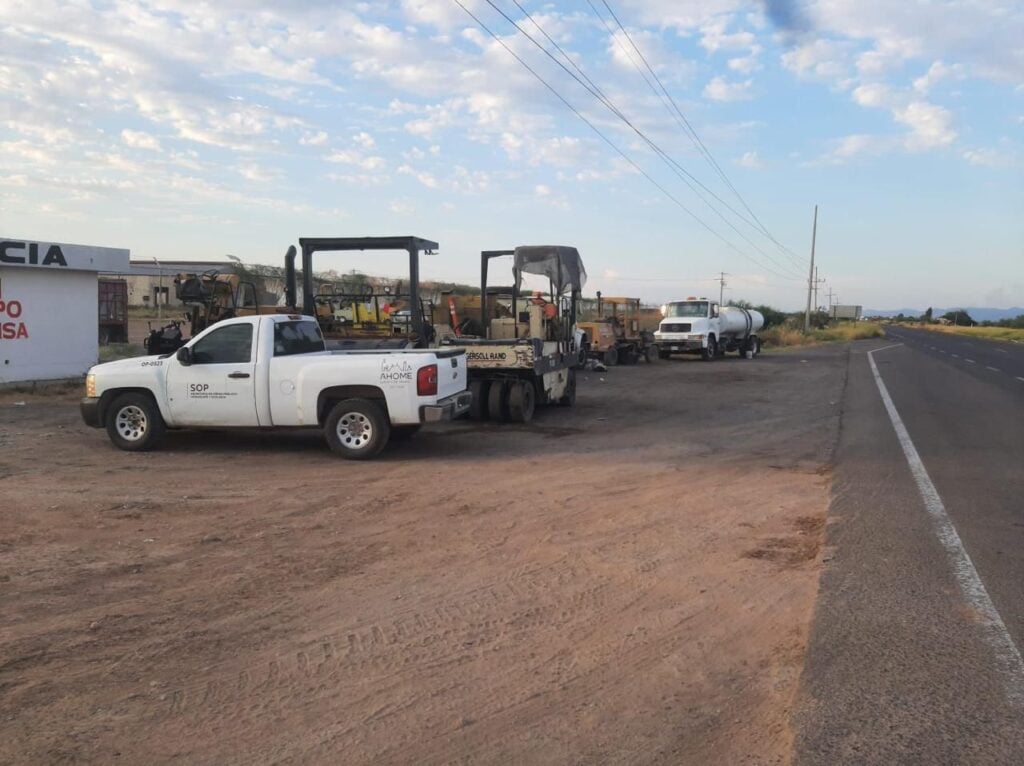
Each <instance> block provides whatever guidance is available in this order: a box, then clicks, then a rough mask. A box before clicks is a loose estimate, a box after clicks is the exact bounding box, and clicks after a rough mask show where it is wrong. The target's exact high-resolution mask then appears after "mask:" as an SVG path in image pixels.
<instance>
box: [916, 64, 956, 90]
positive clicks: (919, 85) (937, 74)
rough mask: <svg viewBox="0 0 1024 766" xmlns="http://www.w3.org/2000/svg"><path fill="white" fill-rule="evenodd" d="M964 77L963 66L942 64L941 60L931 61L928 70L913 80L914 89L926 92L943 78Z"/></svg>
mask: <svg viewBox="0 0 1024 766" xmlns="http://www.w3.org/2000/svg"><path fill="white" fill-rule="evenodd" d="M963 78H964V68H963V66H961V65H960V64H952V65H950V64H944V63H943V62H941V61H935V62H932V65H931V66H930V67H928V71H927V72H925V73H924V74H923V75H921V76H920V77H918V78H917V79H916V80H914V90H916V91H917V92H918V93H921V94H922V95H923V94H926V93H928V91H929V90H931V89H932V88H933V87H935V86H936V85H937V84H938V83H940V82H942V81H943V80H948V79H957V80H962V79H963Z"/></svg>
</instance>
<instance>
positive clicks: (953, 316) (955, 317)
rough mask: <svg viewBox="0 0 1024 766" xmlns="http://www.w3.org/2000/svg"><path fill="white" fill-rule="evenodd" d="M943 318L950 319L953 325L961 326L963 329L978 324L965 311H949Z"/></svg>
mask: <svg viewBox="0 0 1024 766" xmlns="http://www.w3.org/2000/svg"><path fill="white" fill-rule="evenodd" d="M942 318H943V319H948V320H949V321H950V322H951V323H953V324H955V325H960V326H962V327H970V326H971V325H974V324H977V322H975V321H974V320H973V319H972V318H971V315H970V314H968V313H967V312H966V311H964V310H963V309H956V310H955V311H947V312H946V313H945V314H943V315H942Z"/></svg>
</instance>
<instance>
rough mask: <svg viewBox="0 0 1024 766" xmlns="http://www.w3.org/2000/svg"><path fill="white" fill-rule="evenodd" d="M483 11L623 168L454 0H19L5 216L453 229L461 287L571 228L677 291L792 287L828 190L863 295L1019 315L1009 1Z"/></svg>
mask: <svg viewBox="0 0 1024 766" xmlns="http://www.w3.org/2000/svg"><path fill="white" fill-rule="evenodd" d="M463 4H464V5H466V7H467V8H468V9H469V10H471V11H472V12H473V13H475V14H476V15H477V16H478V17H479V18H480V20H481V21H483V22H484V23H485V24H486V25H487V26H489V27H490V28H491V29H492V30H493V31H494V32H495V33H496V34H497V35H498V37H499V38H500V40H501V41H502V42H504V43H505V45H507V46H508V47H509V48H511V49H512V50H513V51H515V52H516V53H517V54H518V55H519V56H521V57H522V58H523V59H524V60H525V61H526V62H527V63H529V64H530V66H532V67H534V68H535V69H536V71H537V72H538V74H540V75H541V76H542V77H543V78H544V79H546V80H548V82H550V83H551V85H552V86H553V87H554V88H555V89H556V90H557V91H558V93H560V94H561V95H562V96H563V97H564V98H565V99H567V100H568V101H569V102H570V103H571V104H572V105H573V106H574V107H575V108H576V109H578V110H579V111H580V112H581V113H582V114H583V115H584V116H585V117H587V119H588V120H590V121H591V122H592V123H593V124H594V125H595V126H596V127H597V128H598V129H599V130H600V131H601V132H602V133H603V134H604V135H605V136H606V137H607V138H608V139H609V140H610V141H611V142H612V143H614V144H615V145H616V146H617V147H619V149H620V150H621V151H622V152H623V153H624V154H625V155H626V156H627V157H628V158H629V161H627V160H625V159H623V158H622V157H621V156H619V155H618V154H616V152H615V151H614V150H613V149H612V148H610V147H609V146H608V145H607V144H606V143H604V142H603V141H602V139H601V138H599V137H598V136H597V135H596V134H595V133H594V132H593V131H592V130H591V129H590V128H589V127H588V126H587V125H586V124H585V123H584V122H582V121H581V120H580V119H579V118H578V117H576V116H575V115H574V114H573V113H572V112H571V111H569V110H568V109H567V108H566V107H565V105H564V104H562V103H561V102H560V101H559V100H558V99H557V98H556V97H555V96H553V95H552V94H551V93H550V92H549V91H548V90H546V89H545V88H544V86H543V85H541V84H540V83H539V82H538V81H537V80H536V79H534V78H533V76H532V75H530V74H529V73H528V72H527V71H526V70H525V69H524V68H523V67H522V66H521V65H520V64H519V63H518V62H517V61H516V60H515V59H514V58H513V57H512V55H510V53H509V52H508V51H507V50H506V49H505V48H504V47H503V46H502V45H501V44H500V43H499V42H497V41H495V40H494V39H492V38H491V37H490V36H488V35H487V34H486V33H485V32H484V31H483V30H482V29H481V28H480V27H479V26H478V25H477V23H476V22H475V21H474V20H473V19H471V18H470V17H469V16H468V15H467V14H466V12H465V11H464V10H463V9H462V8H460V7H459V5H458V4H457V3H455V2H454V0H394V1H393V2H373V1H369V2H359V3H346V2H340V3H339V2H326V1H316V0H314V1H312V2H289V3H273V2H270V1H269V0H225V1H222V2H216V3H210V4H200V3H195V2H191V1H189V0H155V1H154V2H123V1H117V0H114V1H113V2H51V1H50V0H33V1H32V2H6V3H4V4H3V6H2V8H0V27H2V29H3V39H4V44H3V46H2V49H0V84H2V88H0V157H2V158H3V162H2V165H0V229H2V230H0V233H3V234H4V235H5V236H20V237H32V238H38V239H51V240H57V241H70V242H84V243H89V244H98V245H110V246H121V247H129V248H131V250H132V253H133V257H137V258H147V257H157V258H219V257H222V256H223V255H224V254H226V253H232V254H234V255H237V256H239V257H241V258H242V259H243V260H246V261H252V262H261V263H274V264H277V263H280V262H281V257H282V255H283V253H284V251H285V249H286V248H287V246H288V245H289V244H292V243H294V242H295V241H296V240H297V238H298V237H300V236H331V235H334V236H349V235H352V236H354V235H373V234H378V235H385V234H416V235H419V236H423V237H427V238H430V239H435V240H437V241H439V242H440V244H441V251H440V253H439V254H437V255H434V256H430V257H428V258H427V259H426V261H425V263H424V264H423V273H424V276H425V277H427V278H438V279H459V280H463V281H474V280H475V278H476V274H477V271H478V255H477V254H478V253H479V251H480V250H481V249H493V248H504V247H511V246H515V245H517V244H541V243H553V244H572V245H576V246H577V247H578V248H579V249H580V251H581V253H582V254H583V257H584V260H585V262H586V264H587V267H588V270H589V272H590V282H589V284H588V291H593V290H596V289H601V290H603V291H605V292H606V293H607V294H612V293H614V294H627V295H630V294H633V295H640V296H642V297H643V298H645V299H647V300H649V301H652V302H661V301H663V300H666V299H669V298H672V297H677V296H685V295H688V294H693V293H705V294H714V293H716V291H717V289H718V286H717V284H716V283H715V282H713V281H711V280H712V278H713V277H715V276H716V275H717V274H718V272H720V271H725V272H728V274H729V275H730V276H728V277H727V282H728V288H727V297H732V298H745V299H748V300H753V301H756V302H762V301H763V302H768V303H772V304H775V305H778V306H781V307H784V308H797V307H800V306H801V305H802V303H803V300H804V297H803V296H804V293H803V290H804V286H803V284H804V282H803V280H806V258H807V255H808V252H809V248H810V233H811V232H810V230H811V216H812V210H813V207H814V205H815V204H816V203H817V204H819V205H820V219H819V232H818V234H819V236H818V258H819V263H820V273H821V276H822V277H824V278H826V279H827V280H828V281H827V284H826V286H825V288H824V289H825V290H827V289H829V288H831V289H832V290H833V291H834V293H835V294H837V295H838V296H839V299H840V300H842V301H843V302H851V303H860V304H862V305H865V306H871V307H874V308H886V307H903V306H919V307H924V306H927V305H936V306H949V305H990V306H1010V305H1018V306H1021V305H1024V216H1022V215H1021V212H1022V211H1024V145H1022V138H1021V137H1022V133H1024V7H1022V6H1021V5H1020V4H1019V3H1015V2H1008V1H1006V0H1003V1H1002V2H1000V1H998V0H964V1H962V2H959V1H956V2H955V1H953V0H945V1H942V0H932V1H931V2H900V3H893V2H891V1H890V0H809V1H808V2H797V3H793V2H780V1H779V0H770V2H769V1H751V2H746V1H744V0H700V1H698V0H608V4H607V6H606V5H605V4H604V2H603V0H593V3H592V5H593V7H592V6H591V3H589V2H588V0H564V2H558V3H541V2H527V1H526V0H519V4H520V5H521V6H522V8H523V9H525V11H527V12H529V14H530V16H531V17H532V20H531V18H528V17H527V15H526V13H525V12H524V10H522V9H520V8H519V7H517V4H516V2H515V0H493V5H492V4H491V3H489V2H487V0H463ZM494 6H497V8H500V9H502V10H503V11H505V13H506V14H508V16H510V17H511V18H512V19H513V20H515V21H516V22H518V23H520V25H521V26H522V27H523V29H525V30H526V31H528V32H530V33H531V34H533V35H534V36H536V38H537V39H538V41H539V42H541V43H543V44H544V45H545V46H546V47H547V48H548V49H549V50H550V51H551V52H552V54H553V55H554V56H555V57H559V56H560V55H561V54H560V53H558V52H557V51H555V50H554V48H553V46H552V45H551V43H549V42H548V41H547V40H546V39H545V38H544V37H543V36H541V34H540V32H539V31H538V26H539V27H540V28H541V29H543V30H544V32H546V33H547V34H548V35H550V36H551V37H552V38H553V39H554V40H555V41H556V42H558V44H559V45H560V46H561V47H562V48H563V49H564V50H565V51H566V53H567V54H568V55H569V56H570V57H571V59H572V61H573V62H574V63H575V65H577V66H579V67H580V68H581V69H582V70H583V71H584V72H585V73H586V75H587V76H589V77H590V78H591V80H592V81H593V82H594V83H596V84H597V86H599V88H600V90H601V92H603V93H604V94H605V95H606V96H607V98H608V100H609V101H610V102H612V103H613V104H614V106H615V107H616V108H617V109H618V110H619V111H620V112H621V113H622V114H623V115H624V116H625V117H626V118H628V119H629V120H630V122H632V123H633V124H634V125H635V126H636V127H637V128H638V129H639V130H640V131H641V132H642V133H643V135H644V136H646V137H647V138H648V139H649V140H650V141H651V142H653V143H654V144H655V145H656V146H657V147H658V148H659V149H661V150H662V151H663V152H664V153H665V154H666V155H668V156H669V157H671V158H672V160H673V161H675V162H676V163H677V167H679V166H681V167H682V168H685V170H686V171H687V172H689V173H691V174H692V175H693V176H694V177H696V178H697V179H698V180H699V181H700V183H702V184H703V185H704V186H706V187H707V189H709V190H710V191H711V192H713V193H714V195H716V196H717V197H718V199H715V198H713V197H710V196H708V194H707V192H703V194H704V196H705V198H706V199H707V200H708V201H709V202H710V204H705V202H704V201H702V200H701V199H700V198H698V196H696V195H695V194H694V192H693V191H692V190H691V189H689V188H687V186H686V185H684V183H683V182H682V181H681V180H680V178H679V177H678V175H677V174H676V173H675V172H674V171H673V170H672V168H671V167H670V166H669V165H668V164H666V163H665V162H663V161H662V160H661V159H660V158H659V157H658V156H657V155H656V154H655V153H654V152H653V151H652V149H651V147H650V146H649V145H648V144H646V143H645V142H644V141H643V140H642V139H641V137H640V136H638V135H637V133H636V132H634V131H633V130H631V129H630V128H629V127H628V126H627V125H626V124H625V123H624V122H623V121H621V120H620V119H619V118H618V117H616V116H615V115H614V114H613V113H612V112H610V111H609V110H608V109H607V108H606V107H605V106H604V105H602V104H601V103H599V101H598V100H597V99H595V98H594V97H593V96H592V95H590V94H589V93H587V92H586V91H585V90H584V89H583V88H582V87H580V86H579V84H577V83H576V82H574V81H573V80H572V79H570V77H569V75H568V74H566V72H565V71H563V70H561V69H560V68H558V67H557V66H556V65H555V64H554V63H553V62H552V61H551V60H550V59H549V58H547V57H546V56H545V54H544V53H543V52H542V51H541V50H539V49H538V48H537V47H535V46H534V45H533V44H532V43H531V42H530V41H529V40H528V39H527V38H526V37H525V36H524V35H523V34H521V33H520V32H519V31H517V30H516V28H515V27H514V26H512V25H511V24H510V23H509V22H508V21H507V20H505V19H504V18H502V16H500V15H499V13H498V12H497V11H496V9H495V7H494ZM609 8H610V9H611V10H612V11H614V12H615V14H616V16H617V17H618V19H619V20H621V22H622V24H623V25H624V27H625V30H626V31H627V32H628V33H629V37H630V38H632V41H633V42H634V43H635V44H636V47H637V48H638V49H639V51H640V52H642V53H643V55H644V56H645V57H646V58H647V60H648V61H649V62H650V64H651V66H652V67H653V69H654V71H655V72H656V73H657V75H658V78H659V79H660V80H661V82H662V83H663V84H664V86H665V88H666V89H667V90H668V92H669V94H670V95H671V97H672V99H673V100H674V102H675V104H676V105H677V106H678V107H679V109H680V110H681V112H682V113H683V115H684V116H685V118H686V120H687V121H688V122H689V124H690V125H691V126H692V127H693V128H694V129H695V131H696V133H697V135H698V136H699V138H700V139H701V141H702V142H703V144H704V146H705V147H706V148H707V150H708V151H709V152H710V155H711V156H712V157H713V158H714V160H715V162H717V164H718V165H719V167H720V168H721V169H722V170H723V171H724V175H725V176H726V177H727V178H728V180H729V181H730V182H731V184H732V185H733V186H734V187H735V188H736V189H737V190H738V191H739V194H740V196H739V197H738V196H736V195H735V194H734V193H733V191H732V190H731V189H730V188H728V187H727V186H726V184H725V183H724V181H723V179H722V178H721V177H720V176H719V175H718V173H717V172H716V171H715V170H714V169H713V168H712V167H711V165H710V163H709V162H708V161H707V160H706V158H705V157H703V156H702V155H701V154H700V152H699V150H698V148H697V147H696V145H695V144H694V142H693V141H691V140H690V137H689V136H687V135H686V133H685V132H684V130H683V129H682V128H681V127H680V126H679V124H678V122H677V120H676V119H674V118H673V117H672V113H671V111H670V108H667V107H666V105H665V104H664V103H663V100H662V99H661V98H660V97H659V96H658V95H657V93H656V92H655V91H652V90H651V89H649V87H648V85H647V83H646V82H645V80H644V79H643V78H642V76H641V74H640V72H639V71H638V69H637V68H636V67H634V62H637V63H639V61H638V58H637V53H636V49H634V48H632V47H631V45H630V43H629V41H628V40H627V38H626V35H625V34H624V33H623V32H622V31H621V30H620V29H619V28H618V27H617V25H616V23H615V21H614V20H613V19H612V17H611V16H610V14H609ZM595 9H596V11H597V13H596V12H595ZM599 14H600V15H599ZM534 22H535V23H534ZM563 62H564V60H563ZM564 63H565V62H564ZM566 66H569V64H568V63H566ZM640 70H641V71H642V70H643V67H642V65H641V66H640ZM647 77H648V78H649V79H650V75H649V74H648V75H647ZM630 162H632V163H636V166H638V167H639V168H641V169H642V171H643V172H644V173H646V174H648V175H649V176H650V177H651V178H652V179H653V180H654V181H655V182H657V184H659V185H661V187H662V188H663V189H664V192H663V191H661V190H659V189H658V188H657V187H656V186H655V185H654V184H653V183H652V182H651V180H649V179H648V178H645V177H644V175H642V174H641V173H640V172H638V171H637V168H636V166H634V165H632V164H630ZM666 192H667V194H670V195H672V197H674V198H675V200H676V201H673V200H672V199H669V197H668V196H666ZM719 200H720V201H719ZM745 206H749V208H750V209H751V210H753V212H754V213H755V214H756V216H757V221H760V222H761V224H763V228H764V229H766V230H767V233H766V232H765V231H764V230H762V229H761V228H760V226H759V225H758V224H757V223H756V222H755V221H754V220H753V219H752V217H751V215H750V214H749V213H748V212H747V211H746V209H745ZM684 207H685V208H686V209H688V210H689V211H691V212H692V213H693V216H691V215H690V213H688V212H686V211H685V210H684V209H683V208H684ZM734 211H735V212H734ZM694 216H695V217H694ZM697 219H699V221H698V220H697ZM727 222H728V223H727ZM705 226H706V227H710V228H711V229H713V230H714V232H715V233H712V232H709V231H708V229H707V228H705ZM769 234H770V238H769V236H768V235H769ZM318 265H320V266H322V267H323V268H325V269H326V268H334V269H337V270H339V271H347V270H350V269H353V268H356V269H359V270H362V271H365V272H369V273H380V274H390V275H399V274H400V273H401V270H402V265H403V258H402V257H401V255H400V254H395V255H389V254H382V255H375V256H373V258H372V259H370V258H367V257H358V256H351V255H349V256H341V255H338V256H334V255H332V256H324V257H323V258H322V259H321V261H320V262H319V264H318ZM823 300H824V299H822V302H823Z"/></svg>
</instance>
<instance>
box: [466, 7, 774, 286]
mask: <svg viewBox="0 0 1024 766" xmlns="http://www.w3.org/2000/svg"><path fill="white" fill-rule="evenodd" d="M452 1H453V2H454V3H455V4H456V5H458V6H459V7H460V8H461V9H462V10H463V11H464V12H465V13H466V14H467V15H468V16H469V17H470V18H471V19H473V21H475V22H476V23H477V25H478V26H479V27H480V28H481V29H483V30H484V31H485V32H486V33H487V34H489V35H490V36H491V37H492V38H493V39H494V41H495V42H497V43H498V44H499V45H501V47H502V48H504V49H505V50H506V51H507V52H508V53H509V54H510V55H511V56H512V57H513V58H514V59H515V60H516V61H518V62H519V63H520V64H521V65H522V66H523V68H524V69H526V71H528V72H529V73H530V74H531V75H533V76H534V78H536V79H537V80H538V81H539V82H540V83H541V84H542V85H543V86H544V87H545V88H547V89H548V90H549V91H550V92H551V93H552V95H554V96H555V98H557V99H558V100H559V101H561V102H562V104H564V105H565V107H566V108H567V109H569V111H571V112H572V113H573V114H575V115H576V116H577V117H578V118H579V119H580V120H581V121H582V122H583V123H584V124H586V125H587V127H589V128H590V129H591V130H592V131H593V132H594V133H596V134H597V136H598V137H599V138H600V139H601V140H602V141H604V142H605V143H606V144H608V146H609V147H611V148H612V150H614V151H615V152H616V153H617V154H618V155H619V156H620V157H622V158H623V159H624V160H625V161H626V162H627V163H629V165H630V166H631V167H633V168H634V169H635V170H636V171H637V172H638V173H640V174H641V175H642V176H643V177H644V178H646V179H647V180H648V181H650V182H651V184H652V185H654V186H655V187H656V188H657V189H658V190H659V191H660V192H661V193H662V194H664V195H665V196H666V197H668V198H669V199H670V200H671V201H672V202H673V203H675V204H676V205H677V206H678V207H679V208H680V209H681V210H682V211H683V212H685V213H686V214H687V215H689V216H690V217H691V218H693V219H694V220H695V221H696V222H697V223H698V224H699V225H700V226H702V227H703V228H705V229H707V231H708V232H710V233H711V234H712V235H714V236H715V237H717V238H718V239H719V240H721V241H722V242H723V243H724V244H725V245H726V246H727V247H729V248H731V249H732V250H735V251H736V252H737V253H739V254H740V255H742V256H743V257H744V258H747V259H748V260H750V261H752V262H753V263H755V264H756V265H757V266H759V267H760V268H762V269H765V270H766V271H769V272H770V273H773V274H775V275H776V276H779V277H783V278H789V277H787V276H786V275H785V274H779V273H778V272H774V271H772V270H771V269H768V268H767V267H765V266H764V265H763V264H761V263H758V262H757V261H756V260H754V259H753V258H752V257H751V256H750V255H748V254H747V253H745V252H743V251H742V250H740V249H739V248H738V247H736V245H734V244H733V243H732V242H730V241H729V240H727V239H726V238H725V237H723V236H722V235H721V234H719V233H718V232H717V231H715V230H714V229H712V228H711V227H710V226H708V224H706V223H705V222H704V221H703V220H702V219H701V218H700V217H699V216H697V215H696V214H695V213H694V212H693V211H691V210H690V209H689V208H688V207H686V205H684V204H683V203H682V202H681V201H680V200H679V199H678V198H677V197H676V196H675V195H673V194H672V193H671V192H670V191H669V190H668V189H666V188H665V187H664V186H663V185H662V184H660V183H658V181H657V180H656V179H655V178H654V177H653V176H652V175H651V174H650V173H648V172H647V171H646V170H644V169H643V168H642V167H640V165H638V164H637V163H636V161H635V160H633V159H632V158H631V157H629V155H627V154H626V153H625V152H623V151H622V150H621V149H620V148H619V147H618V146H617V145H616V144H615V142H613V141H612V140H611V139H610V138H608V137H607V136H606V135H605V134H604V133H602V132H601V130H600V129H599V128H598V127H597V126H596V125H594V123H592V122H591V121H590V120H588V119H587V118H586V117H585V116H584V115H583V113H582V112H580V111H579V110H578V109H577V108H576V107H574V106H573V105H572V104H571V103H569V101H568V100H567V99H566V98H565V97H564V96H563V95H562V94H561V93H559V92H558V91H557V90H556V89H555V88H554V87H553V86H552V85H551V84H550V83H548V81H547V80H545V79H544V78H543V77H541V76H540V75H539V74H538V73H537V71H536V70H535V69H533V67H531V66H530V65H529V64H527V63H526V61H524V60H523V59H522V57H520V56H519V55H518V54H517V53H516V52H515V51H513V50H512V49H511V48H510V47H509V46H508V45H507V44H506V43H505V41H504V40H502V39H501V38H500V37H499V36H498V35H497V34H496V33H495V32H494V31H492V30H491V28H490V27H488V26H487V25H486V24H484V22H483V21H481V20H480V18H479V17H477V15H476V14H474V13H473V12H472V11H471V10H469V8H467V7H466V6H465V5H464V4H463V3H462V2H461V0H452ZM488 2H490V0H488ZM492 7H493V4H492ZM496 10H499V12H500V9H497V8H496Z"/></svg>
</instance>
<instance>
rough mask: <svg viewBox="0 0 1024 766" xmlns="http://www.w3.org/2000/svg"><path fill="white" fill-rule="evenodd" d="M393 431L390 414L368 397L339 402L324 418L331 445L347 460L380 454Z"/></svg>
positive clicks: (328, 440) (362, 458) (325, 435)
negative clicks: (325, 418)
mask: <svg viewBox="0 0 1024 766" xmlns="http://www.w3.org/2000/svg"><path fill="white" fill-rule="evenodd" d="M390 435H391V424H390V423H389V422H388V417H387V415H385V414H384V411H383V410H382V409H381V408H380V407H379V406H378V405H377V404H376V403H374V402H371V401H370V400H368V399H344V400H342V401H340V402H338V403H337V404H335V405H334V406H333V407H332V408H331V411H330V413H329V414H328V415H327V420H326V421H325V422H324V437H325V438H326V439H327V444H328V446H329V447H330V448H331V449H332V450H334V451H335V452H337V453H338V454H340V455H341V456H342V457H343V458H347V459H348V460H366V459H367V458H371V457H373V456H375V455H377V454H379V453H380V451H381V450H382V449H384V446H385V445H386V444H387V443H388V437H389V436H390Z"/></svg>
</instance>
